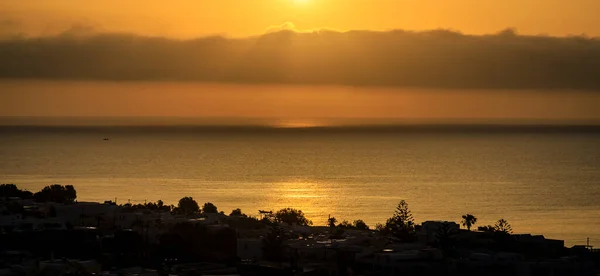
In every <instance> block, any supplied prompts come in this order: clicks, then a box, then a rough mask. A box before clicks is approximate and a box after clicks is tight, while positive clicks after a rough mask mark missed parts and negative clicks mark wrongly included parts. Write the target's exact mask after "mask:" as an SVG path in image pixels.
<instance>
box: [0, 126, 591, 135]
mask: <svg viewBox="0 0 600 276" xmlns="http://www.w3.org/2000/svg"><path fill="white" fill-rule="evenodd" d="M29 132H33V133H39V132H70V133H94V132H117V133H120V132H125V133H128V132H131V133H138V132H139V133H153V132H172V133H194V132H207V133H211V132H216V133H218V132H240V133H244V132H248V133H263V132H264V133H298V132H306V133H354V132H356V133H599V134H600V125H595V124H581V125H566V124H545V125H529V124H522V125H518V124H379V125H339V126H310V127H278V126H268V125H235V124H232V125H210V124H206V125H201V124H197V125H194V124H181V125H167V124H156V125H148V124H144V125H133V124H132V125H127V124H125V125H34V124H31V125H0V133H29Z"/></svg>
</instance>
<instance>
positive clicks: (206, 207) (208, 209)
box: [202, 202, 219, 214]
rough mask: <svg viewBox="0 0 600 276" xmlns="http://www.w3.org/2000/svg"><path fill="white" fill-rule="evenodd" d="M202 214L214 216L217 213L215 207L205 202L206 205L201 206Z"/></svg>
mask: <svg viewBox="0 0 600 276" xmlns="http://www.w3.org/2000/svg"><path fill="white" fill-rule="evenodd" d="M202 212H203V213H212V214H216V213H218V212H219V211H218V210H217V206H215V205H214V204H212V203H210V202H207V203H204V206H202Z"/></svg>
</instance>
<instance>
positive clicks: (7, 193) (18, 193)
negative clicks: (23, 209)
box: [0, 184, 33, 198]
mask: <svg viewBox="0 0 600 276" xmlns="http://www.w3.org/2000/svg"><path fill="white" fill-rule="evenodd" d="M9 197H18V198H31V197H33V193H31V192H30V191H23V190H20V189H19V188H17V185H15V184H0V198H9Z"/></svg>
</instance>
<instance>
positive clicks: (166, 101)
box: [0, 81, 600, 123]
mask: <svg viewBox="0 0 600 276" xmlns="http://www.w3.org/2000/svg"><path fill="white" fill-rule="evenodd" d="M0 90H1V91H3V93H0V116H7V115H8V116H47V115H51V116H175V117H220V118H280V119H283V120H284V122H295V120H301V121H302V120H303V119H307V118H337V119H343V118H365V119H373V120H376V119H378V118H379V119H390V118H400V119H409V120H410V119H425V120H440V119H441V120H450V121H452V120H453V119H493V120H498V119H520V120H524V122H525V121H527V120H538V119H542V120H551V121H552V120H568V121H595V122H597V121H598V120H600V110H598V108H597V104H596V103H598V102H600V93H596V92H582V91H581V92H577V91H556V92H553V91H523V90H472V91H469V90H435V89H410V88H356V87H346V86H292V85H288V86H280V85H221V84H219V85H214V84H200V83H169V82H159V83H156V82H126V83H120V82H46V81H26V82H24V81H10V82H6V81H4V82H0ZM317 123H318V122H317Z"/></svg>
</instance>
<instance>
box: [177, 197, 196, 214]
mask: <svg viewBox="0 0 600 276" xmlns="http://www.w3.org/2000/svg"><path fill="white" fill-rule="evenodd" d="M177 208H179V210H180V211H181V212H183V213H184V214H188V215H189V214H193V213H197V212H198V211H200V206H198V202H196V201H195V200H194V199H193V198H192V197H191V196H186V197H183V198H181V199H180V200H179V203H178V204H177Z"/></svg>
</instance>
